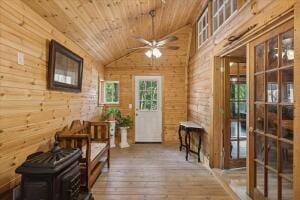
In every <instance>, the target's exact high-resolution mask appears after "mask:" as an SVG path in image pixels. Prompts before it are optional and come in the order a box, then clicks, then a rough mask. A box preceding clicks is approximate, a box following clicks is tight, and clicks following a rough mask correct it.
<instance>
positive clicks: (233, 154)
mask: <svg viewBox="0 0 300 200" xmlns="http://www.w3.org/2000/svg"><path fill="white" fill-rule="evenodd" d="M237 145H238V143H237V141H231V146H230V158H231V159H238V146H237Z"/></svg>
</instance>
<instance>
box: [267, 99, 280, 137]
mask: <svg viewBox="0 0 300 200" xmlns="http://www.w3.org/2000/svg"><path fill="white" fill-rule="evenodd" d="M277 124H278V117H277V105H267V133H269V134H272V135H277Z"/></svg>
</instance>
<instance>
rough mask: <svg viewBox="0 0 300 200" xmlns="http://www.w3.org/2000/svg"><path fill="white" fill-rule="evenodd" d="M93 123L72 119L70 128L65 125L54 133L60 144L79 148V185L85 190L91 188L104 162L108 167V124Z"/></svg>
mask: <svg viewBox="0 0 300 200" xmlns="http://www.w3.org/2000/svg"><path fill="white" fill-rule="evenodd" d="M94 123H95V122H87V121H84V122H83V124H82V123H81V122H80V120H74V121H73V122H72V124H71V126H70V128H68V127H65V128H64V129H63V130H62V131H60V132H58V133H57V134H56V139H57V140H58V141H59V142H60V146H62V147H66V148H79V149H81V151H82V158H81V161H80V167H81V172H82V173H81V185H82V187H83V188H84V189H86V190H87V191H90V190H91V188H92V186H93V184H94V183H95V181H96V179H97V177H98V176H99V175H100V173H101V170H102V169H103V167H104V166H105V164H107V165H108V168H109V160H110V143H109V141H110V139H109V125H108V123H107V122H97V123H96V125H95V124H94ZM92 127H94V131H93V132H92ZM99 129H100V132H99ZM99 133H101V134H99Z"/></svg>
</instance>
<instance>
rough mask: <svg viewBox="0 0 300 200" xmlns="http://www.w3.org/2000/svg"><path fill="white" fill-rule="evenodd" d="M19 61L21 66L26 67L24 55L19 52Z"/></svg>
mask: <svg viewBox="0 0 300 200" xmlns="http://www.w3.org/2000/svg"><path fill="white" fill-rule="evenodd" d="M17 61H18V64H19V65H24V54H23V53H20V52H18V55H17Z"/></svg>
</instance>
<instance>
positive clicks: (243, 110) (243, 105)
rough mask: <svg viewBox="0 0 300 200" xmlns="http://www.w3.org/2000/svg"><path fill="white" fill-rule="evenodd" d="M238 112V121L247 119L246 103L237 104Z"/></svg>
mask: <svg viewBox="0 0 300 200" xmlns="http://www.w3.org/2000/svg"><path fill="white" fill-rule="evenodd" d="M239 110H240V119H246V117H247V104H246V102H240V103H239Z"/></svg>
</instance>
